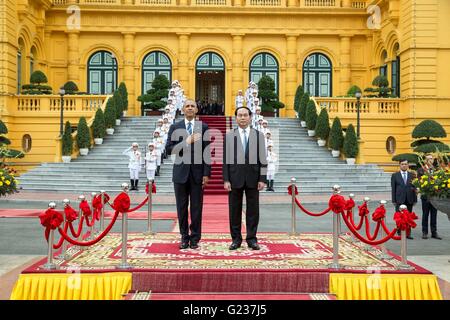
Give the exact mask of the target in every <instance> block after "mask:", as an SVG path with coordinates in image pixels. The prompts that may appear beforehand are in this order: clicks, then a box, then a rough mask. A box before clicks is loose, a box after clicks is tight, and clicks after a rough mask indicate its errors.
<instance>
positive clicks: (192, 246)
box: [189, 242, 198, 249]
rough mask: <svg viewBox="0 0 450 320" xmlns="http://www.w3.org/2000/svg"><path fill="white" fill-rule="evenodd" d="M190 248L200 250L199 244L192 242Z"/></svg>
mask: <svg viewBox="0 0 450 320" xmlns="http://www.w3.org/2000/svg"><path fill="white" fill-rule="evenodd" d="M189 247H190V248H191V249H198V243H197V242H191V244H190V245H189Z"/></svg>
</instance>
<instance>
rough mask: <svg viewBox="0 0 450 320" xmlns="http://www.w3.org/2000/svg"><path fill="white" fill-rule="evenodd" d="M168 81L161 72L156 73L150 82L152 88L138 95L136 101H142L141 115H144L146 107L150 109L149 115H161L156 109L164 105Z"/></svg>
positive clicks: (168, 86) (167, 91)
mask: <svg viewBox="0 0 450 320" xmlns="http://www.w3.org/2000/svg"><path fill="white" fill-rule="evenodd" d="M169 88H170V82H169V80H168V79H167V77H166V76H165V75H163V74H160V75H157V76H156V77H155V79H153V82H152V88H151V89H150V90H148V91H147V93H146V94H143V95H141V96H139V97H138V99H137V100H138V101H139V102H141V103H142V105H141V108H142V115H146V111H145V110H146V109H151V110H152V112H151V113H150V115H161V112H159V111H158V110H160V109H163V108H164V107H165V106H166V102H167V100H166V99H167V94H168V93H169Z"/></svg>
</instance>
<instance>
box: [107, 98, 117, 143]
mask: <svg viewBox="0 0 450 320" xmlns="http://www.w3.org/2000/svg"><path fill="white" fill-rule="evenodd" d="M115 124H116V108H115V106H114V100H113V99H112V98H109V99H108V102H107V103H106V107H105V126H106V134H108V135H112V134H114V126H115Z"/></svg>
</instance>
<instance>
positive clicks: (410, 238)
mask: <svg viewBox="0 0 450 320" xmlns="http://www.w3.org/2000/svg"><path fill="white" fill-rule="evenodd" d="M406 239H409V240H414V238H413V237H411V236H406Z"/></svg>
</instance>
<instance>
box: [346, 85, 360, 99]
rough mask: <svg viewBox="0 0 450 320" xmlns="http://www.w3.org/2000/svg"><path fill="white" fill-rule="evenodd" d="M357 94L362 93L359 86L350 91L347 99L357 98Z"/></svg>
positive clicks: (352, 87) (354, 86)
mask: <svg viewBox="0 0 450 320" xmlns="http://www.w3.org/2000/svg"><path fill="white" fill-rule="evenodd" d="M357 92H362V90H361V89H360V88H359V87H358V86H357V85H353V86H351V87H350V89H348V91H347V97H355V95H356V93H357Z"/></svg>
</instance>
